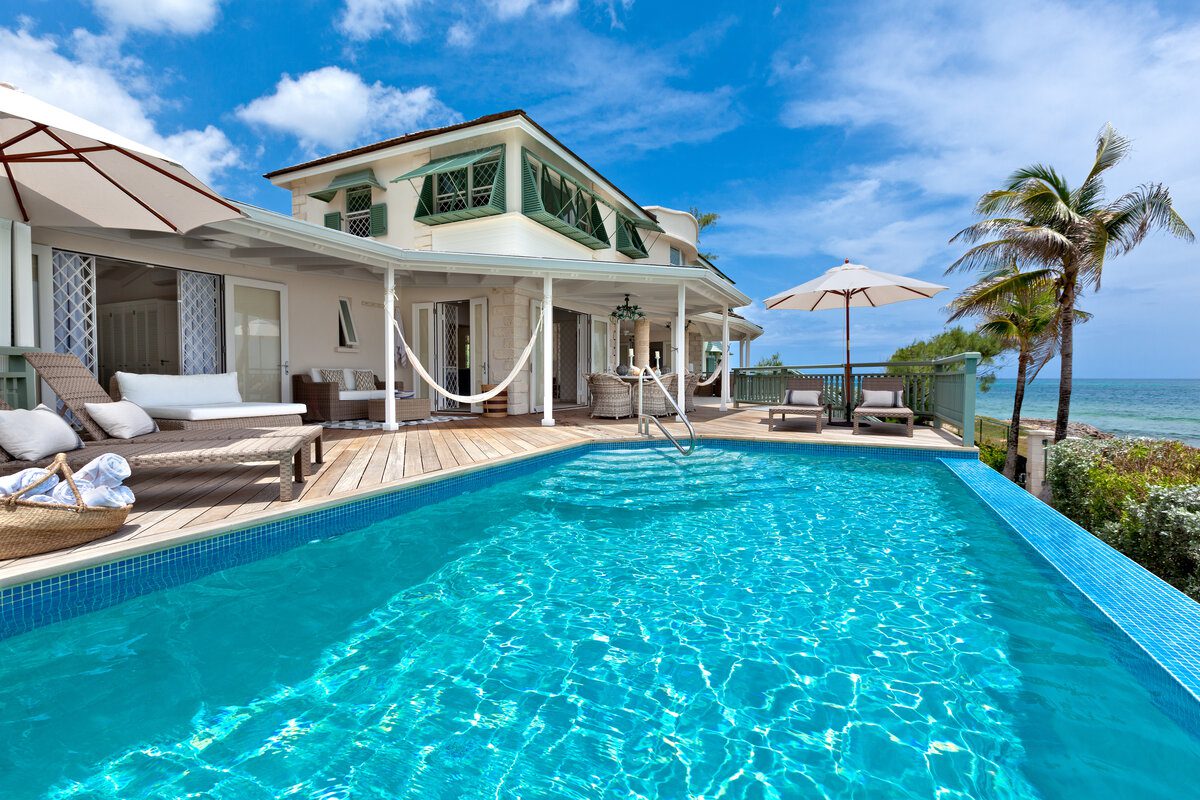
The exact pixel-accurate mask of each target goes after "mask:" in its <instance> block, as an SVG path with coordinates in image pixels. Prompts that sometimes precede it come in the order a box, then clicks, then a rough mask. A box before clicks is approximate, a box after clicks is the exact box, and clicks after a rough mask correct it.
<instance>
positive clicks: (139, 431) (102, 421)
mask: <svg viewBox="0 0 1200 800" xmlns="http://www.w3.org/2000/svg"><path fill="white" fill-rule="evenodd" d="M83 407H84V408H86V409H87V413H88V414H90V415H91V417H92V419H94V420H95V421H96V424H97V425H99V426H100V427H101V428H103V429H104V432H105V433H107V434H108V435H109V436H111V437H113V438H114V439H132V438H133V437H135V436H142V435H143V434H147V433H154V432H155V431H157V430H158V425H157V424H156V423H155V422H154V420H152V419H150V415H149V414H147V413H146V412H145V411H143V410H142V407H141V406H139V405H138V404H137V403H134V402H133V401H131V400H118V401H117V402H115V403H84V404H83Z"/></svg>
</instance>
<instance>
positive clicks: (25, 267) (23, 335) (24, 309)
mask: <svg viewBox="0 0 1200 800" xmlns="http://www.w3.org/2000/svg"><path fill="white" fill-rule="evenodd" d="M31 232H32V231H31V229H30V227H29V226H28V225H26V224H25V223H23V222H14V223H13V230H12V253H13V263H12V291H13V295H12V296H13V303H12V313H13V344H15V345H16V346H17V347H33V346H35V345H36V344H37V329H36V326H35V325H34V319H33V309H34V307H35V306H36V305H37V302H38V299H37V297H36V296H35V295H34V291H33V242H32V240H31V238H30V235H31Z"/></svg>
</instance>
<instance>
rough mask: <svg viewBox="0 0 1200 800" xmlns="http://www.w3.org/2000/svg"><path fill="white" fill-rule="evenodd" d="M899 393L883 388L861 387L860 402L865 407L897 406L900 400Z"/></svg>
mask: <svg viewBox="0 0 1200 800" xmlns="http://www.w3.org/2000/svg"><path fill="white" fill-rule="evenodd" d="M900 395H901V393H900V392H893V391H890V390H884V389H863V402H862V404H863V405H864V406H866V407H867V408H898V407H899V406H900V404H901V402H902V401H901V400H900Z"/></svg>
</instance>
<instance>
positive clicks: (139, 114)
mask: <svg viewBox="0 0 1200 800" xmlns="http://www.w3.org/2000/svg"><path fill="white" fill-rule="evenodd" d="M75 42H76V43H77V44H79V45H80V49H79V50H78V51H77V57H76V58H71V57H70V56H68V55H65V54H64V53H63V52H62V51H61V50H60V47H59V43H58V42H56V41H55V40H54V39H52V38H49V37H45V38H40V37H37V36H34V35H33V34H32V33H30V32H29V31H26V30H17V31H14V30H10V29H8V28H0V75H3V76H4V80H5V81H6V82H8V83H12V84H13V85H15V86H17V87H18V88H20V89H23V90H24V91H26V92H28V93H30V94H32V95H35V96H37V97H38V98H40V99H42V100H45V101H46V102H48V103H53V104H54V105H57V106H60V107H62V108H64V109H66V110H68V111H70V112H72V113H74V114H78V115H79V116H81V117H84V118H85V119H89V120H91V121H93V122H96V123H97V124H100V125H103V126H105V127H106V128H111V129H112V130H114V131H116V132H117V133H120V134H122V135H123V136H128V137H129V138H131V139H133V140H135V141H139V142H141V143H143V144H146V145H149V146H150V147H153V148H154V149H156V150H159V151H161V152H163V153H165V154H166V155H169V156H171V157H172V158H174V159H176V160H178V161H179V162H180V163H181V164H183V165H184V166H185V167H187V168H188V169H189V170H191V171H192V172H193V173H194V174H195V175H196V176H197V177H199V178H200V179H201V180H204V181H212V180H213V179H214V178H216V177H217V176H219V175H220V174H221V173H222V172H223V171H225V170H227V169H229V168H231V167H233V166H236V165H237V164H238V163H239V157H238V150H237V148H236V147H234V145H233V144H232V142H230V141H229V138H228V137H227V136H226V135H225V133H224V132H223V131H221V130H220V129H219V128H217V127H215V126H213V125H206V126H205V127H204V128H201V129H190V130H183V131H178V132H175V133H164V132H162V131H160V130H159V128H158V125H157V124H156V123H155V122H154V120H153V119H151V117H150V111H151V110H152V109H154V108H156V107H158V106H159V105H161V101H160V100H159V99H158V98H157V97H156V96H154V95H153V94H151V93H149V89H148V81H147V80H146V79H145V76H144V74H143V69H142V65H141V64H140V62H138V61H137V60H136V59H131V58H129V57H120V56H119V55H118V54H116V51H115V50H114V49H112V46H111V42H108V43H105V42H104V40H102V39H100V38H98V37H90V36H88V35H86V34H81V33H79V32H77V35H76V37H75ZM98 53H108V54H109V55H110V59H107V60H101V61H91V60H87V59H88V58H89V54H90V55H91V56H94V55H96V54H98Z"/></svg>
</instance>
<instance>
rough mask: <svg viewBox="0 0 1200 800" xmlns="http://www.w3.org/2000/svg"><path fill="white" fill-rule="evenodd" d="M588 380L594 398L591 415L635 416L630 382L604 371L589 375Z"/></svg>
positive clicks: (589, 389) (614, 417) (619, 417)
mask: <svg viewBox="0 0 1200 800" xmlns="http://www.w3.org/2000/svg"><path fill="white" fill-rule="evenodd" d="M587 382H588V394H589V395H590V396H591V398H592V404H591V410H590V412H589V413H590V416H593V417H608V418H610V419H621V418H622V417H632V416H633V387H632V386H630V385H629V384H628V383H626V382H625V381H623V380H621V379H620V378H618V377H617V376H616V375H608V374H606V373H603V372H597V373H593V374H591V375H588V378H587Z"/></svg>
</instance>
